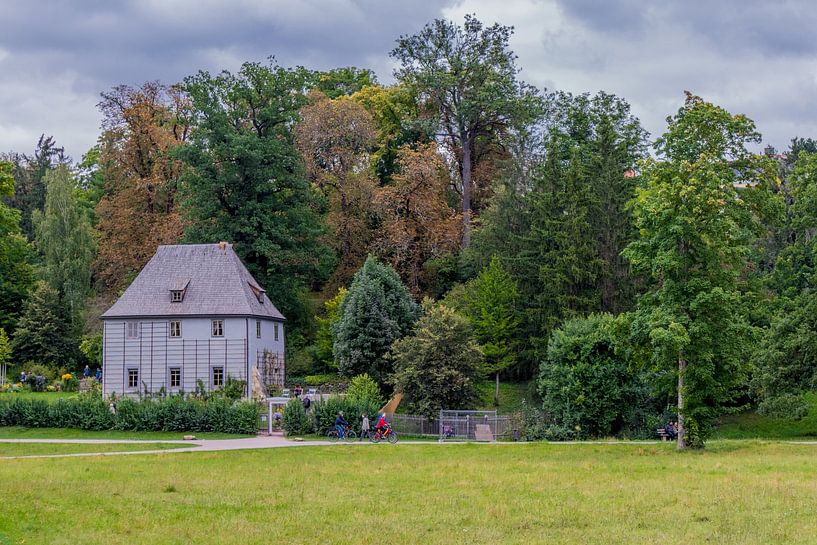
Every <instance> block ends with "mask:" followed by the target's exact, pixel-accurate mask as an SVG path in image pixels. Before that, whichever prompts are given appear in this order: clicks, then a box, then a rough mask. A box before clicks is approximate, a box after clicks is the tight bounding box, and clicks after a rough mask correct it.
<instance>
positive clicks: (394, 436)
mask: <svg viewBox="0 0 817 545" xmlns="http://www.w3.org/2000/svg"><path fill="white" fill-rule="evenodd" d="M386 439H387V440H388V441H389V443H391V444H392V445H393V444H395V443H396V442H397V432H396V431H394V430H391V431H390V432H389V436H388V437H387V438H386Z"/></svg>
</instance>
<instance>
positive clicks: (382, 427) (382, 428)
mask: <svg viewBox="0 0 817 545" xmlns="http://www.w3.org/2000/svg"><path fill="white" fill-rule="evenodd" d="M374 429H376V430H377V431H378V432H379V433H380V435H381V436H383V435H385V433H386V430H387V429H389V421H388V420H386V414H385V413H381V414H380V418H378V419H377V424H375V425H374Z"/></svg>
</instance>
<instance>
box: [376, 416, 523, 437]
mask: <svg viewBox="0 0 817 545" xmlns="http://www.w3.org/2000/svg"><path fill="white" fill-rule="evenodd" d="M391 424H392V426H394V429H395V430H397V432H398V433H400V434H405V435H422V436H428V437H436V438H438V439H439V440H440V441H476V440H477V439H478V438H477V425H487V426H488V429H490V432H491V435H492V436H493V439H494V440H497V439H499V438H508V439H511V438H513V435H514V434H513V431H514V421H513V419H512V418H511V417H510V416H507V415H497V414H496V411H441V412H440V417H439V418H436V419H429V418H426V417H424V416H416V415H409V414H395V415H393V416H392V417H391Z"/></svg>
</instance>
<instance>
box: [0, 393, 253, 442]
mask: <svg viewBox="0 0 817 545" xmlns="http://www.w3.org/2000/svg"><path fill="white" fill-rule="evenodd" d="M260 413H261V407H260V406H259V405H258V404H257V403H250V402H243V401H236V402H234V401H231V400H228V399H223V398H213V399H209V400H207V401H203V400H200V399H195V398H183V397H181V396H170V397H164V398H154V399H141V400H136V399H120V400H117V401H116V414H115V415H114V414H112V413H111V410H110V406H109V402H108V401H106V400H103V399H102V398H101V397H99V396H93V395H79V396H76V397H72V398H68V399H60V400H58V401H57V402H55V403H49V402H47V401H44V400H40V399H29V398H18V397H14V398H12V399H3V398H0V426H24V427H28V428H79V429H83V430H126V431H180V432H182V431H194V432H204V431H214V432H221V433H240V434H255V433H257V432H258V418H259V415H260Z"/></svg>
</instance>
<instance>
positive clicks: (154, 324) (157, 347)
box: [102, 317, 285, 396]
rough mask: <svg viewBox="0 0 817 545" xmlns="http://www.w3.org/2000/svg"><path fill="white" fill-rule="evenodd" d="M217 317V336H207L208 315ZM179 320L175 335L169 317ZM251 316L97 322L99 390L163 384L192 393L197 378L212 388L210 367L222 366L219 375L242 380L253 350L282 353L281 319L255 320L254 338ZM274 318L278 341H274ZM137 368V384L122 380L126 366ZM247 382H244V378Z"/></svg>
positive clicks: (119, 391)
mask: <svg viewBox="0 0 817 545" xmlns="http://www.w3.org/2000/svg"><path fill="white" fill-rule="evenodd" d="M215 319H218V320H222V321H223V329H224V331H223V333H224V334H223V336H221V337H214V336H212V320H215ZM172 320H174V321H175V320H178V321H179V322H180V323H181V336H179V337H171V336H170V321H172ZM128 322H132V323H138V331H139V334H138V337H137V338H129V337H128ZM255 323H256V318H243V317H212V318H210V317H208V318H190V317H172V318H145V319H139V320H137V319H133V320H125V319H110V320H104V321H103V356H102V357H103V380H102V382H103V392H104V394H105V395H106V396H110V395H112V394H116V395H117V396H122V395H135V394H138V393H139V392H143V391H144V390H145V389H147V390H148V391H149V392H151V393H156V392H158V391H159V390H160V389H161V388H163V387H164V389H165V391H167V392H171V393H174V392H178V391H184V392H193V391H195V389H196V384H197V381H199V380H201V381H202V383H203V384H204V386H205V388H207V389H208V390H210V389H212V388H213V376H214V369H221V370H223V374H224V379H225V380H226V378H227V377H228V376H229V377H232V378H235V379H238V380H245V381H248V377H249V376H250V373H251V371H250V369H251V368H252V367H254V366H255V365H256V361H257V354H258V353H259V352H263V351H264V350H269V351H270V352H274V353H278V354H280V356H279V357H280V358H283V355H284V347H285V344H284V327H283V323H281V322H275V321H273V320H270V319H261V338H257V337H256V325H255ZM275 323H277V324H278V340H277V341H276V340H275V331H274V330H275ZM173 369H179V372H180V375H181V377H180V378H181V386H180V387H178V388H175V387H171V373H172V370H173ZM129 370H135V371H136V372H137V373H138V387H136V388H132V387H130V386H129V384H128V371H129ZM248 383H249V381H248Z"/></svg>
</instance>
